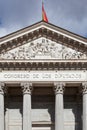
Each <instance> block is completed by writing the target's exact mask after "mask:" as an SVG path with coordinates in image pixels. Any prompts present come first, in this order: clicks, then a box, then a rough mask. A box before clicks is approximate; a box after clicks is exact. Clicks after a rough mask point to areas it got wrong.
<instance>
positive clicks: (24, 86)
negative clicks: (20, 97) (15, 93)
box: [21, 82, 33, 94]
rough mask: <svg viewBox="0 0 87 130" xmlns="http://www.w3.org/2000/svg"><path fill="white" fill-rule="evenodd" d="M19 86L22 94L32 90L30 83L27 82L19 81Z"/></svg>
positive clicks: (29, 92)
mask: <svg viewBox="0 0 87 130" xmlns="http://www.w3.org/2000/svg"><path fill="white" fill-rule="evenodd" d="M21 86H22V91H23V94H31V92H32V90H33V87H32V83H29V82H25V83H21Z"/></svg>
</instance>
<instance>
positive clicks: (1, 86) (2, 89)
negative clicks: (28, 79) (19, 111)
mask: <svg viewBox="0 0 87 130" xmlns="http://www.w3.org/2000/svg"><path fill="white" fill-rule="evenodd" d="M6 91H7V89H6V86H5V84H4V83H0V94H4V93H6Z"/></svg>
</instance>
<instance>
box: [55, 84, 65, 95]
mask: <svg viewBox="0 0 87 130" xmlns="http://www.w3.org/2000/svg"><path fill="white" fill-rule="evenodd" d="M64 89H65V83H62V82H57V83H54V92H55V94H63V92H64Z"/></svg>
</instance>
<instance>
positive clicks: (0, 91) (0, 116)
mask: <svg viewBox="0 0 87 130" xmlns="http://www.w3.org/2000/svg"><path fill="white" fill-rule="evenodd" d="M4 90H5V87H4V83H0V130H4Z"/></svg>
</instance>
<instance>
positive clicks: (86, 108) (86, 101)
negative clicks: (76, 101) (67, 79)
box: [82, 82, 87, 130]
mask: <svg viewBox="0 0 87 130" xmlns="http://www.w3.org/2000/svg"><path fill="white" fill-rule="evenodd" d="M82 92H83V130H87V82H86V83H83V84H82Z"/></svg>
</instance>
